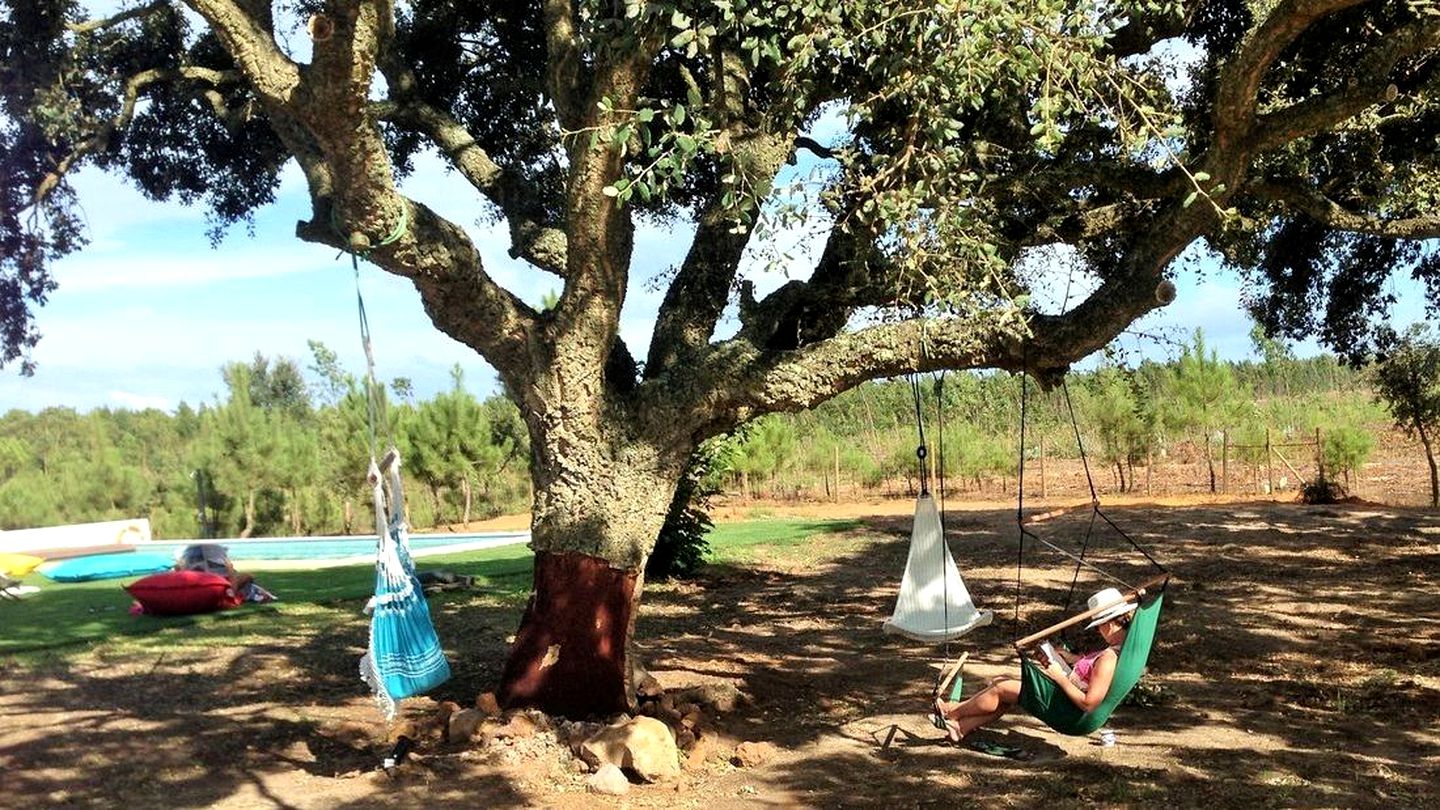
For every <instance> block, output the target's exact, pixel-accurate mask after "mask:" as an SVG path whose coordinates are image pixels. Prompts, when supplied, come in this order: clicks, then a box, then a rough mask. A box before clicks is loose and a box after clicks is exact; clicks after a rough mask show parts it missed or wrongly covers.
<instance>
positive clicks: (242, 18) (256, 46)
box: [186, 0, 300, 109]
mask: <svg viewBox="0 0 1440 810" xmlns="http://www.w3.org/2000/svg"><path fill="white" fill-rule="evenodd" d="M186 3H187V4H188V5H189V6H190V7H191V8H192V9H194V10H195V12H196V13H197V14H199V15H200V16H202V17H204V18H205V21H206V22H208V23H209V24H210V28H211V30H213V31H214V32H215V35H216V36H217V37H219V38H220V42H221V44H222V45H223V46H224V48H225V50H226V52H227V53H229V54H230V57H231V58H232V59H234V60H235V64H236V65H237V66H238V67H239V68H240V70H241V71H242V72H243V73H244V74H245V77H246V78H247V79H249V81H250V84H251V85H252V86H253V87H254V88H255V91H256V92H257V93H259V94H260V96H261V98H262V99H264V100H265V101H266V103H267V104H268V105H272V106H273V107H274V108H276V109H283V108H285V107H286V106H287V105H289V104H290V103H291V100H292V97H293V95H294V93H295V91H296V89H297V88H298V87H299V86H300V66H299V65H297V64H295V63H294V62H293V61H291V60H290V57H288V56H286V55H285V53H284V52H283V51H281V50H280V48H279V46H278V45H276V43H275V39H274V37H273V36H271V34H270V33H269V31H268V30H267V27H266V25H265V24H264V23H263V22H262V21H261V20H258V19H256V18H255V17H253V16H251V15H250V14H249V13H247V12H246V11H245V10H244V9H243V8H241V6H240V5H239V4H238V3H236V2H233V0H186Z"/></svg>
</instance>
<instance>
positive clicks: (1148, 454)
mask: <svg viewBox="0 0 1440 810" xmlns="http://www.w3.org/2000/svg"><path fill="white" fill-rule="evenodd" d="M1154 468H1155V448H1153V447H1147V448H1145V494H1146V495H1147V496H1148V495H1149V494H1150V471H1151V470H1152V469H1154Z"/></svg>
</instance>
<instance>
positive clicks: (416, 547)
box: [131, 532, 530, 564]
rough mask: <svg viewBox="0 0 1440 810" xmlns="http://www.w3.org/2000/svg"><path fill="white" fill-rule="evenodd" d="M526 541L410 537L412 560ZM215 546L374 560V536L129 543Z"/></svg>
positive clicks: (293, 556) (245, 556)
mask: <svg viewBox="0 0 1440 810" xmlns="http://www.w3.org/2000/svg"><path fill="white" fill-rule="evenodd" d="M529 540H530V533H529V532H482V533H476V534H412V535H410V554H411V556H412V557H415V558H417V559H418V558H421V557H429V556H433V555H436V554H454V553H456V552H461V551H475V550H477V549H482V548H495V547H497V546H509V545H517V544H520V543H526V542H529ZM194 543H216V544H218V545H222V546H224V547H225V548H226V549H227V550H228V551H229V554H230V559H231V560H234V561H235V562H237V563H238V562H241V561H244V562H247V563H254V562H277V563H285V562H307V563H322V562H329V563H335V564H340V563H344V564H350V563H356V562H364V561H368V560H373V559H374V558H375V536H374V535H350V536H344V537H315V538H309V537H261V538H252V539H249V540H160V541H157V540H152V541H150V542H145V543H133V544H131V545H134V546H135V548H136V550H138V551H144V552H147V553H152V554H167V555H169V556H171V557H177V556H179V554H180V552H181V551H182V550H183V549H184V548H185V547H186V546H188V545H191V544H194Z"/></svg>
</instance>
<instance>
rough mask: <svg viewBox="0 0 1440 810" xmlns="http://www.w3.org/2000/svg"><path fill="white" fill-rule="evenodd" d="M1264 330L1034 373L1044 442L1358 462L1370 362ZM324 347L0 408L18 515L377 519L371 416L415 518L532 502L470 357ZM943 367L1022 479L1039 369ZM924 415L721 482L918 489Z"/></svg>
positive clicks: (823, 491)
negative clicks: (1266, 450) (455, 359)
mask: <svg viewBox="0 0 1440 810" xmlns="http://www.w3.org/2000/svg"><path fill="white" fill-rule="evenodd" d="M1256 345H1257V348H1258V349H1259V354H1260V355H1261V356H1262V359H1260V360H1256V361H1245V362H1238V363H1237V362H1223V361H1220V360H1218V359H1217V358H1216V357H1215V354H1214V352H1213V351H1210V350H1209V349H1208V348H1207V347H1206V346H1205V344H1204V341H1203V337H1202V336H1201V335H1199V334H1197V335H1196V336H1195V338H1194V339H1193V342H1192V343H1191V344H1190V345H1188V346H1187V347H1185V349H1184V351H1183V352H1182V353H1181V356H1180V357H1179V358H1177V359H1175V360H1172V361H1170V362H1165V363H1157V362H1150V361H1147V362H1143V363H1141V364H1140V365H1139V366H1137V367H1134V368H1125V367H1122V366H1120V365H1117V364H1115V363H1110V362H1106V363H1102V364H1101V365H1100V366H1099V367H1098V368H1096V369H1094V370H1090V371H1085V372H1074V373H1072V374H1071V375H1070V376H1069V377H1068V379H1067V382H1066V385H1065V386H1064V387H1063V388H1059V387H1057V388H1053V389H1051V390H1048V391H1042V390H1040V389H1039V388H1038V387H1036V386H1035V385H1034V382H1033V381H1030V382H1029V383H1028V385H1027V390H1028V392H1029V396H1028V397H1027V399H1026V402H1025V408H1026V413H1027V421H1028V425H1029V431H1028V434H1027V438H1026V442H1027V447H1028V448H1029V449H1028V450H1027V455H1029V456H1030V457H1031V458H1034V457H1035V454H1038V453H1039V452H1040V448H1041V447H1042V446H1043V447H1044V452H1045V453H1046V454H1048V455H1049V456H1050V457H1052V458H1059V457H1069V458H1075V457H1077V455H1078V451H1077V449H1076V442H1075V427H1074V426H1078V428H1079V432H1080V436H1081V439H1082V441H1083V442H1084V447H1085V450H1086V453H1087V455H1088V457H1089V460H1090V462H1091V464H1092V466H1093V467H1094V469H1095V472H1096V474H1097V479H1099V478H1102V477H1103V480H1104V481H1105V482H1106V483H1105V485H1106V487H1107V488H1108V489H1110V490H1111V491H1114V490H1117V489H1118V490H1125V489H1132V488H1134V487H1135V486H1136V480H1137V472H1136V471H1137V468H1140V467H1143V466H1144V465H1145V464H1146V463H1148V462H1149V461H1150V460H1153V459H1154V458H1156V457H1157V455H1158V456H1164V455H1167V454H1173V453H1175V452H1177V451H1178V449H1179V448H1182V447H1183V448H1184V449H1185V452H1186V453H1187V454H1189V455H1190V457H1192V458H1195V457H1198V458H1200V459H1201V460H1202V462H1203V461H1209V462H1210V463H1211V468H1212V469H1213V468H1214V466H1215V465H1218V464H1219V463H1220V454H1221V446H1220V445H1221V443H1222V441H1223V442H1226V443H1228V445H1230V446H1232V448H1233V447H1235V446H1240V447H1242V448H1248V449H1243V450H1240V451H1235V450H1233V449H1232V451H1231V453H1232V456H1231V457H1232V458H1242V457H1243V456H1244V455H1245V454H1246V453H1248V454H1250V455H1251V456H1253V455H1254V454H1255V452H1256V451H1255V450H1254V448H1255V447H1256V446H1259V445H1262V444H1263V443H1264V441H1265V437H1266V434H1267V431H1268V432H1269V434H1270V435H1271V436H1273V437H1275V440H1277V441H1278V440H1280V439H1283V438H1293V437H1313V436H1314V434H1315V428H1317V427H1320V428H1322V429H1323V436H1324V439H1323V445H1324V446H1323V454H1324V458H1325V465H1326V469H1327V473H1328V474H1331V475H1335V476H1343V475H1345V474H1346V473H1347V471H1349V470H1353V469H1358V468H1359V465H1360V464H1362V463H1363V462H1364V460H1365V458H1366V456H1367V455H1368V454H1369V453H1370V451H1371V448H1373V447H1374V442H1375V435H1376V434H1377V433H1379V432H1380V431H1382V430H1384V429H1385V428H1386V426H1387V425H1388V423H1389V419H1388V417H1387V415H1386V411H1385V410H1384V408H1383V407H1382V406H1380V405H1379V404H1377V403H1376V402H1375V399H1374V396H1373V394H1372V393H1371V388H1370V384H1369V379H1370V377H1369V376H1368V374H1367V373H1366V372H1365V371H1364V370H1356V369H1352V368H1349V367H1346V366H1344V365H1341V364H1340V363H1338V362H1337V361H1336V360H1335V359H1334V358H1332V357H1329V356H1320V357H1314V358H1307V359H1296V358H1294V357H1292V356H1290V355H1289V353H1288V352H1286V351H1285V350H1284V348H1283V347H1282V346H1280V345H1279V344H1275V343H1271V342H1268V341H1264V340H1263V339H1259V338H1257V339H1256ZM310 351H311V358H310V361H309V362H308V364H307V365H306V366H305V368H304V369H302V368H301V366H300V364H299V363H298V362H296V361H295V360H293V359H289V358H273V359H272V358H267V357H264V356H260V355H256V356H255V357H254V358H253V359H252V360H251V361H249V362H235V363H230V364H227V365H225V366H224V367H223V368H222V372H221V373H222V375H223V378H224V381H225V384H226V388H227V394H226V397H225V399H224V400H223V401H219V402H215V403H211V404H200V405H198V406H191V405H188V404H181V405H180V406H179V407H178V408H177V409H176V410H175V412H174V413H166V412H164V411H160V410H155V409H148V410H143V411H130V410H110V409H104V408H102V409H97V410H94V411H91V412H89V413H84V414H81V413H77V412H76V411H75V410H73V409H71V408H61V407H55V408H47V409H45V410H43V411H41V412H39V413H30V412H27V411H20V410H13V411H10V412H9V413H7V414H5V416H4V417H3V419H0V479H3V483H0V528H6V529H13V528H29V527H37V526H50V525H58V524H65V523H79V522H88V521H97V520H111V519H121V518H132V517H148V518H149V519H150V520H151V523H152V527H153V529H154V532H155V535H156V536H157V537H167V538H191V537H197V536H202V535H209V536H216V537H245V536H270V535H281V536H286V535H322V534H341V533H362V534H363V533H367V532H368V531H370V527H371V526H373V522H372V518H371V517H370V515H369V514H368V511H369V508H370V505H369V500H368V494H367V491H366V489H365V485H364V479H365V473H366V469H367V464H368V460H369V454H370V447H371V436H372V424H373V436H374V439H375V442H376V446H377V447H378V448H379V451H380V452H384V449H385V446H386V445H387V444H390V443H393V444H394V445H396V446H397V447H398V448H399V450H400V452H401V455H402V457H403V458H404V471H405V479H406V483H407V487H408V489H407V492H406V495H407V500H408V507H409V510H410V518H411V523H412V524H413V525H415V526H418V527H432V526H437V525H443V524H454V523H464V522H468V521H471V520H478V519H482V518H485V517H490V516H494V515H497V514H503V513H514V512H520V511H524V510H526V509H527V508H528V507H529V499H530V490H529V470H528V463H529V461H528V459H529V445H528V441H527V438H526V433H525V427H524V423H523V421H522V420H521V417H520V414H519V412H518V411H517V410H516V408H515V406H514V405H513V404H512V403H511V402H510V401H509V400H508V399H506V398H505V397H503V396H499V395H496V396H492V397H489V398H487V399H484V400H481V399H478V398H476V397H475V396H474V395H473V394H471V393H469V392H468V391H466V389H465V385H464V383H465V381H464V379H463V377H462V375H461V373H460V370H459V368H458V367H457V368H456V369H455V370H454V371H453V372H452V375H453V385H452V387H451V389H450V390H448V391H446V392H443V393H441V394H438V395H436V396H435V397H433V398H431V399H428V400H423V401H417V400H416V398H415V397H414V395H413V393H412V388H411V385H410V384H409V382H408V381H407V380H405V379H396V380H393V381H392V382H391V383H390V385H388V386H387V387H386V388H385V390H383V391H378V392H377V396H376V397H374V398H373V399H371V398H369V397H367V395H366V386H365V385H364V383H363V382H362V381H361V380H359V379H357V378H356V377H355V376H354V375H353V374H350V373H349V372H347V371H346V370H345V369H343V368H341V367H340V365H339V364H338V362H337V359H336V356H335V354H334V353H333V352H332V351H330V350H329V349H328V348H326V347H325V346H324V345H322V344H319V343H313V342H312V343H311V344H310ZM937 379H938V378H937V377H936V376H933V375H925V376H922V377H920V378H919V379H918V383H919V386H918V387H919V390H920V392H921V394H922V397H921V400H922V406H921V409H922V414H923V417H924V423H925V429H926V432H927V440H928V441H929V442H930V443H931V444H932V445H935V449H934V451H932V458H934V459H938V458H940V457H941V456H942V454H943V458H944V462H945V468H946V474H947V476H949V480H950V484H949V486H950V487H951V489H952V490H953V491H956V492H963V491H964V490H966V489H974V488H980V489H984V488H985V487H986V485H987V483H986V482H987V481H990V482H994V481H1001V482H1002V484H1001V485H1002V486H1003V481H1004V480H1005V479H1007V478H1013V476H1014V474H1015V469H1016V457H1017V452H1018V446H1019V442H1018V439H1019V414H1020V410H1021V399H1020V392H1021V378H1020V377H1018V376H1015V375H1011V374H1006V373H995V372H989V373H969V372H957V373H950V374H948V375H945V376H944V378H943V384H941V385H939V386H937V384H936V382H937ZM937 389H938V390H937ZM937 394H938V396H939V397H940V398H938V399H937ZM371 401H373V402H375V403H376V405H375V407H374V408H373V409H372V408H371V407H370V406H369V405H368V404H367V403H368V402H371ZM372 410H373V413H374V417H373V419H372V416H371V414H372ZM1072 412H1073V414H1074V421H1073V424H1072V420H1071V413H1072ZM915 416H916V410H915V400H914V397H913V389H912V386H911V384H910V381H908V380H887V381H877V382H873V383H868V384H866V385H862V386H860V387H859V388H856V389H854V390H852V391H849V392H847V393H845V394H843V395H841V396H839V397H836V398H835V399H833V400H831V401H829V402H826V403H825V404H823V405H821V406H820V407H819V408H816V409H815V410H813V411H810V412H807V413H800V414H791V415H770V416H766V417H763V418H761V419H759V420H757V421H755V422H752V423H750V424H748V425H746V426H744V427H743V428H742V429H741V430H739V431H737V432H736V433H735V434H733V435H731V436H728V437H724V438H722V439H719V440H715V441H712V442H710V443H708V444H707V445H706V447H705V448H704V450H703V452H705V453H706V454H707V456H708V457H709V459H708V460H709V464H708V468H709V470H710V473H709V474H710V476H711V480H710V483H711V484H712V485H713V486H715V487H718V488H720V489H722V490H724V491H727V492H730V493H732V494H736V495H739V496H742V497H749V496H760V497H826V496H830V497H836V496H838V495H839V494H840V493H841V492H844V493H845V494H846V495H859V494H865V493H870V492H878V491H880V490H889V491H895V490H897V489H906V490H909V489H912V488H913V486H914V479H915V477H916V475H917V468H916V457H915V446H916V443H917V431H916V419H915ZM942 418H943V420H944V424H943V437H944V446H943V448H942V447H939V446H938V444H937V442H938V440H939V437H940V435H941V430H940V428H941V427H942V425H941V419H942ZM1248 460H1249V461H1251V462H1253V461H1254V459H1253V458H1250V459H1248ZM202 500H203V503H204V505H205V512H204V514H203V516H202V514H201V512H200V509H199V507H200V504H201V502H202ZM202 521H203V525H202Z"/></svg>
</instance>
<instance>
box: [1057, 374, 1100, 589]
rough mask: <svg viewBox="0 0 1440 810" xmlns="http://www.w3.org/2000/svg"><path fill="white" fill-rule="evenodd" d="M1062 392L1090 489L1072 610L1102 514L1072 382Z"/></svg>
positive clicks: (1064, 382) (1072, 583)
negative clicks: (1096, 519)
mask: <svg viewBox="0 0 1440 810" xmlns="http://www.w3.org/2000/svg"><path fill="white" fill-rule="evenodd" d="M1060 390H1061V391H1063V392H1065V410H1066V412H1067V413H1069V414H1070V429H1071V430H1072V431H1073V432H1074V434H1075V447H1076V449H1077V450H1078V451H1079V452H1080V466H1081V467H1083V468H1084V469H1085V485H1086V486H1087V487H1089V488H1090V522H1089V523H1087V524H1086V525H1085V539H1084V540H1083V541H1082V542H1081V543H1080V558H1079V560H1077V561H1076V563H1075V573H1073V574H1071V575H1070V590H1069V591H1068V592H1067V593H1066V594H1065V607H1064V608H1062V609H1061V611H1062V612H1066V611H1069V610H1070V605H1071V603H1073V602H1074V601H1075V588H1076V586H1077V585H1079V583H1080V568H1081V566H1082V565H1083V563H1084V560H1085V555H1086V554H1088V553H1089V552H1090V538H1091V537H1092V536H1093V535H1094V533H1095V516H1096V515H1098V514H1099V513H1100V496H1099V495H1097V494H1095V479H1094V478H1093V477H1091V475H1090V456H1089V455H1088V454H1087V453H1086V452H1085V440H1084V439H1083V438H1081V436H1080V420H1078V419H1076V418H1075V402H1074V401H1073V400H1072V399H1071V398H1070V381H1069V380H1066V379H1061V380H1060Z"/></svg>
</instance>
